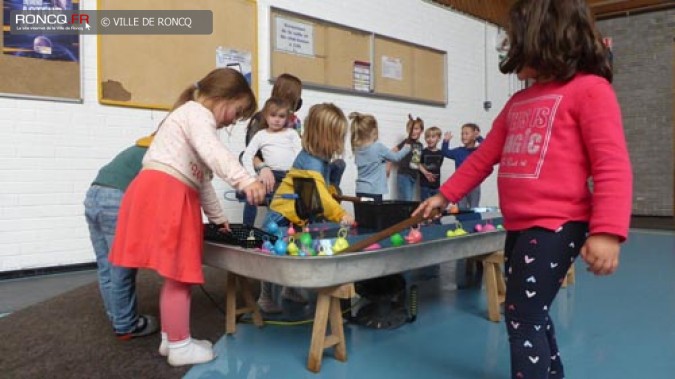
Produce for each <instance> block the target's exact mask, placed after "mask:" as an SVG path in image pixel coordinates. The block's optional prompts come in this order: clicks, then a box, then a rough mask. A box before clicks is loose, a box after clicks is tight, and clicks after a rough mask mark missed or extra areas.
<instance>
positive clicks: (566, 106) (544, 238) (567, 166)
mask: <svg viewBox="0 0 675 379" xmlns="http://www.w3.org/2000/svg"><path fill="white" fill-rule="evenodd" d="M510 20H511V22H510V29H509V41H510V45H511V46H510V50H509V52H508V55H507V56H506V58H505V60H504V61H502V63H501V65H500V68H501V71H502V72H504V73H512V72H516V73H517V75H518V78H519V79H520V80H528V79H532V80H534V84H533V85H532V86H531V87H530V88H527V89H525V90H523V91H520V92H518V93H516V94H515V95H514V96H513V97H512V98H511V99H510V100H509V101H508V102H507V104H506V105H505V106H504V109H503V110H502V111H501V113H500V114H499V116H498V117H497V118H496V120H495V121H494V124H493V127H492V130H491V131H490V133H489V134H488V136H487V138H486V139H485V141H484V142H483V144H482V145H481V148H480V149H478V150H476V151H475V152H474V153H473V154H471V156H470V157H469V158H468V159H467V160H466V162H464V164H463V165H462V166H461V167H459V169H458V170H457V171H456V172H455V173H454V175H452V176H451V177H450V178H449V179H448V180H447V181H446V182H445V183H444V184H443V186H442V187H441V194H439V195H437V196H434V197H432V198H430V199H428V200H427V201H425V202H423V203H422V204H421V205H420V206H419V208H418V209H417V210H415V212H414V214H418V213H423V214H425V215H429V214H430V213H431V210H432V209H434V208H444V207H445V206H446V205H447V204H448V202H449V201H452V202H456V201H458V200H459V199H460V198H462V197H463V196H464V195H466V194H467V193H468V192H469V191H470V190H471V189H472V188H474V187H475V186H476V185H477V184H479V183H480V182H481V181H483V180H484V179H485V178H486V177H487V176H488V175H490V173H491V172H492V167H493V166H494V165H496V164H499V175H498V187H499V197H500V206H501V209H502V213H503V216H504V227H505V228H506V230H507V231H508V232H507V236H506V244H505V248H504V253H505V259H506V264H505V270H506V277H507V282H508V285H507V292H506V304H505V318H506V325H507V331H508V334H509V344H510V350H511V376H512V378H563V377H564V372H563V365H562V362H561V358H560V353H559V351H558V347H557V345H556V340H555V332H554V328H553V323H552V321H551V318H550V316H549V313H548V310H549V308H550V306H551V303H552V302H553V299H554V298H555V296H556V294H557V293H558V290H559V289H560V285H561V283H562V281H563V278H564V276H565V274H566V273H567V270H568V268H569V267H570V265H571V264H572V263H573V262H574V260H575V258H576V257H577V256H578V255H579V254H581V256H582V258H583V259H584V261H585V262H586V264H588V266H589V267H588V270H589V271H591V272H593V273H595V274H596V275H608V274H611V273H613V272H614V271H615V270H616V268H617V266H618V264H619V250H620V244H621V242H623V241H625V239H626V237H627V234H628V226H629V220H630V213H631V191H632V172H631V166H630V161H629V158H628V152H627V149H626V141H625V137H624V133H623V127H622V123H621V112H620V109H619V104H618V102H617V99H616V96H615V94H614V90H613V89H612V86H611V84H610V82H611V80H612V72H611V69H610V66H609V62H608V59H607V58H608V55H607V50H606V48H605V47H604V46H603V44H602V41H601V39H600V34H599V33H598V32H597V30H596V28H595V25H594V21H593V18H592V16H591V12H590V10H589V8H588V5H587V4H586V2H585V1H583V0H556V1H542V0H519V1H517V2H516V3H515V4H514V5H513V7H512V8H511V12H510ZM589 178H591V179H592V180H593V190H592V191H591V190H590V189H589V185H588V179H589Z"/></svg>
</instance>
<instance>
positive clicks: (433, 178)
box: [424, 171, 437, 183]
mask: <svg viewBox="0 0 675 379" xmlns="http://www.w3.org/2000/svg"><path fill="white" fill-rule="evenodd" d="M436 176H437V175H434V174H432V173H431V172H429V171H425V172H424V177H425V178H427V180H428V181H429V183H434V182H435V181H436Z"/></svg>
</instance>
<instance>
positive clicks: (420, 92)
mask: <svg viewBox="0 0 675 379" xmlns="http://www.w3.org/2000/svg"><path fill="white" fill-rule="evenodd" d="M374 56H375V62H376V63H378V64H379V66H377V67H379V68H378V69H377V70H376V71H375V92H376V93H381V94H386V95H392V96H395V97H403V98H412V99H416V100H421V101H428V102H431V103H442V104H445V103H446V98H447V75H446V65H447V63H446V59H445V57H446V54H445V52H442V51H439V50H434V49H431V48H427V47H423V46H419V45H414V44H411V43H407V42H402V41H398V40H394V39H391V38H387V37H383V36H379V35H378V36H376V37H375V54H374Z"/></svg>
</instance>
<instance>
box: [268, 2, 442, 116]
mask: <svg viewBox="0 0 675 379" xmlns="http://www.w3.org/2000/svg"><path fill="white" fill-rule="evenodd" d="M270 14H271V17H270V31H271V32H270V59H271V62H270V67H271V70H270V77H271V79H274V78H276V77H278V76H279V75H281V74H283V73H289V74H292V75H295V76H297V77H299V78H300V79H301V80H302V82H303V86H306V87H309V88H316V89H326V90H329V91H330V90H334V91H339V92H347V93H350V94H355V95H366V96H374V97H383V98H392V99H397V100H404V101H414V102H421V103H427V104H433V105H445V104H446V103H447V74H446V65H447V61H446V53H445V52H444V51H440V50H436V49H432V48H428V47H425V46H420V45H416V44H413V43H409V42H405V41H400V40H396V39H392V38H389V37H386V36H380V35H377V34H375V33H372V32H368V31H364V30H359V29H355V28H351V27H348V26H344V25H338V24H335V23H332V22H329V21H325V20H320V19H316V18H313V17H309V16H304V15H300V14H297V13H293V12H289V11H285V10H281V9H276V8H272V9H271V12H270ZM364 70H365V72H366V74H365V79H363V80H362V81H360V82H359V83H357V81H358V80H359V79H358V76H357V72H364Z"/></svg>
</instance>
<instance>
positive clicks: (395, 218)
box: [354, 200, 420, 232]
mask: <svg viewBox="0 0 675 379" xmlns="http://www.w3.org/2000/svg"><path fill="white" fill-rule="evenodd" d="M419 205H420V203H419V201H402V200H384V201H381V202H379V203H378V202H370V201H368V202H360V203H354V216H355V218H356V222H357V223H358V226H359V228H365V229H370V230H372V231H375V232H378V231H380V230H382V229H386V228H388V227H390V226H392V225H394V224H397V223H399V222H401V221H403V220H405V219H407V218H409V217H410V214H411V213H412V212H413V211H414V210H415V209H416V208H417V207H418V206H419Z"/></svg>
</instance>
